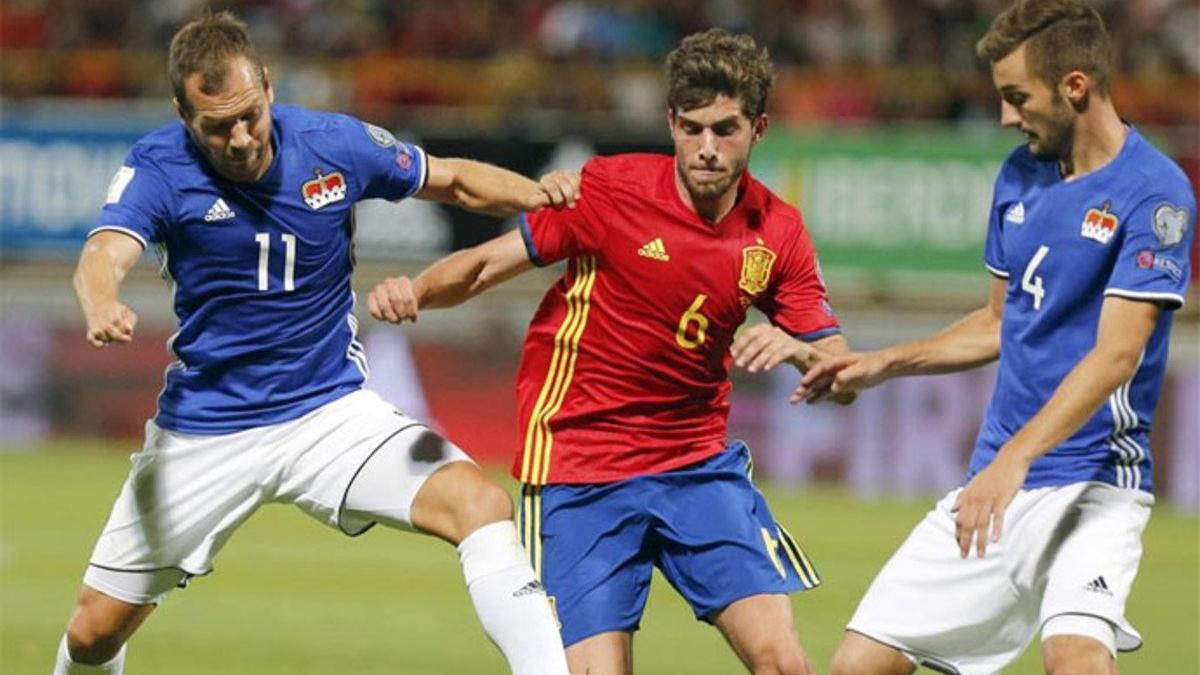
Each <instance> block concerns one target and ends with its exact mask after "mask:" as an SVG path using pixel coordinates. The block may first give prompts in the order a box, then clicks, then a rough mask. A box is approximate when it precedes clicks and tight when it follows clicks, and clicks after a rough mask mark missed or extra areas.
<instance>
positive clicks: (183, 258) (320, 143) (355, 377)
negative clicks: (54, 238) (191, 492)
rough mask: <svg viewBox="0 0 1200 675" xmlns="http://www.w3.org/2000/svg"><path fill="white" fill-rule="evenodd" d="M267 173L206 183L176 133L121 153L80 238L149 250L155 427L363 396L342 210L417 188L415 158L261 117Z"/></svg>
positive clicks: (190, 146) (246, 422)
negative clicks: (154, 313)
mask: <svg viewBox="0 0 1200 675" xmlns="http://www.w3.org/2000/svg"><path fill="white" fill-rule="evenodd" d="M271 112H272V116H273V125H272V130H271V143H272V144H273V146H274V148H275V155H274V160H273V161H272V164H271V166H270V167H269V168H268V169H267V172H266V174H264V175H263V177H262V178H261V179H259V180H258V181H257V182H255V183H237V182H232V181H228V180H225V179H224V178H222V177H220V176H219V175H218V174H217V173H216V172H215V171H214V170H213V169H212V167H211V166H210V165H209V164H208V163H207V161H206V160H205V159H204V158H203V156H202V155H201V154H200V151H199V149H198V148H197V147H196V145H195V144H194V143H193V141H192V140H191V139H190V137H189V135H188V134H187V132H186V130H185V128H184V126H183V125H182V124H181V123H179V122H175V123H172V124H168V125H166V126H164V127H162V128H161V129H158V130H157V131H155V132H153V133H151V134H149V135H148V136H146V137H145V138H143V139H142V140H140V141H139V142H138V143H137V144H136V145H135V146H134V147H133V149H132V150H131V151H130V153H129V156H128V158H127V159H126V160H125V165H124V166H123V167H121V169H120V170H119V171H118V172H117V174H116V176H115V177H114V178H113V182H112V184H111V185H110V186H109V191H108V200H107V203H106V204H105V205H104V209H103V211H102V212H101V214H100V219H99V221H98V223H97V225H96V227H95V229H93V230H92V232H93V233H95V232H99V231H104V230H117V231H120V232H123V233H125V234H127V235H129V236H131V237H133V238H134V239H136V240H138V242H139V243H141V244H142V246H143V247H145V246H146V245H147V244H155V245H156V247H157V249H158V251H159V255H160V257H161V259H162V263H163V269H164V272H165V273H166V274H167V275H168V276H169V279H170V280H171V282H172V284H173V288H174V305H175V313H176V315H177V316H178V317H179V330H178V332H176V333H175V335H174V336H172V337H171V339H170V340H169V341H168V343H167V349H168V350H169V351H170V352H171V354H172V356H173V357H174V358H175V359H176V361H175V362H174V363H172V364H171V365H170V366H169V367H168V368H167V372H166V384H165V386H164V388H163V391H162V394H160V395H159V398H158V415H157V417H156V419H155V421H156V423H157V424H158V425H159V426H161V427H164V428H167V429H171V430H174V431H179V432H184V433H192V434H226V433H232V432H235V431H239V430H242V429H247V428H250V427H257V426H263V425H267V424H274V423H278V422H283V421H287V420H291V419H295V418H297V417H300V416H301V415H304V414H305V413H307V412H309V411H312V410H314V409H316V408H318V407H320V406H321V405H323V404H325V403H328V402H329V401H332V400H334V399H336V398H339V397H341V396H343V395H345V394H347V393H349V392H351V391H354V390H356V389H358V388H359V387H361V386H362V383H363V381H364V380H365V378H366V374H367V364H366V357H365V355H364V352H363V349H362V346H361V345H360V344H359V343H358V341H357V340H356V339H355V329H356V322H355V319H354V315H353V307H354V296H353V294H352V293H351V290H350V273H351V271H352V269H353V266H354V260H353V250H352V244H351V239H352V236H353V206H354V203H355V202H357V201H358V200H360V199H366V198H372V197H380V198H384V199H393V200H394V199H401V198H404V197H408V196H411V195H413V194H414V193H416V192H417V191H418V190H420V189H421V188H422V187H423V185H424V181H425V177H426V173H427V168H426V159H425V154H424V153H423V152H422V151H421V149H420V148H417V147H413V146H409V145H405V144H403V143H400V142H397V141H396V139H395V138H393V137H392V135H391V134H389V133H388V132H387V131H384V130H383V129H380V128H378V127H375V126H372V125H368V124H364V123H363V122H360V121H358V120H356V119H354V118H351V117H347V116H345V115H338V114H331V113H318V112H312V111H308V110H304V109H302V108H299V107H296V106H286V105H276V106H272V108H271Z"/></svg>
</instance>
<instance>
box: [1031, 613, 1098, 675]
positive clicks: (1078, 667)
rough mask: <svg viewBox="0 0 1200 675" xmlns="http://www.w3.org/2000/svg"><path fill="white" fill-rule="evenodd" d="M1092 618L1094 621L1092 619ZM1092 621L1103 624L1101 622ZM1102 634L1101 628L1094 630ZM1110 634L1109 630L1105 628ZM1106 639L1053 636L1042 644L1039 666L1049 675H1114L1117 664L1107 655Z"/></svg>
mask: <svg viewBox="0 0 1200 675" xmlns="http://www.w3.org/2000/svg"><path fill="white" fill-rule="evenodd" d="M1093 618H1094V617H1093ZM1094 620H1095V621H1098V622H1101V623H1104V621H1103V620H1102V619H1099V618H1094ZM1096 628H1097V629H1100V630H1103V629H1104V628H1105V627H1104V626H1096ZM1107 630H1108V631H1109V632H1111V631H1112V628H1111V627H1107ZM1102 640H1104V641H1107V642H1111V639H1110V638H1109V637H1108V636H1105V637H1104V638H1102V639H1097V638H1096V637H1090V636H1084V635H1054V636H1052V637H1049V638H1046V639H1044V640H1042V665H1043V667H1044V668H1045V670H1046V672H1047V673H1048V674H1049V675H1067V674H1068V673H1078V674H1080V675H1117V661H1116V658H1115V657H1114V652H1112V651H1110V647H1109V645H1108V644H1105V642H1103V641H1102Z"/></svg>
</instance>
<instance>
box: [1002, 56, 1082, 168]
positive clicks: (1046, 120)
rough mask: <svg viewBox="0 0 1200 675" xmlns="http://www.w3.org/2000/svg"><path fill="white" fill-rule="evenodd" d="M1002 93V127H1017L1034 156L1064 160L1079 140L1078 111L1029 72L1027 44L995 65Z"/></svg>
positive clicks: (1057, 92)
mask: <svg viewBox="0 0 1200 675" xmlns="http://www.w3.org/2000/svg"><path fill="white" fill-rule="evenodd" d="M992 80H993V82H995V84H996V89H997V90H999V91H1000V124H1002V125H1003V126H1006V127H1015V128H1018V129H1020V130H1021V133H1023V134H1025V138H1027V139H1028V140H1029V151H1030V152H1031V153H1033V156H1034V157H1037V158H1038V159H1046V160H1062V159H1065V158H1067V157H1068V156H1069V155H1070V154H1071V149H1072V146H1073V144H1074V141H1075V117H1076V115H1075V111H1074V110H1073V109H1072V108H1071V106H1070V105H1069V104H1068V103H1067V100H1066V99H1065V98H1064V97H1063V96H1062V94H1061V93H1060V92H1059V91H1058V89H1056V88H1054V87H1051V86H1050V85H1048V84H1046V82H1045V81H1043V80H1042V79H1041V78H1039V77H1036V76H1035V75H1033V74H1032V73H1031V72H1029V66H1028V63H1027V61H1026V58H1025V45H1021V46H1020V47H1018V48H1017V49H1016V50H1015V51H1013V52H1012V53H1011V54H1009V55H1008V56H1005V57H1004V58H1002V59H1000V60H999V61H996V62H995V63H994V64H992Z"/></svg>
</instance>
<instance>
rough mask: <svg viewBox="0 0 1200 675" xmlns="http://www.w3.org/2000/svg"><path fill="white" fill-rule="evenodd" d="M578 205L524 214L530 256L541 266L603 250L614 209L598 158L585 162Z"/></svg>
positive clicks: (521, 220) (523, 225)
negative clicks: (608, 221)
mask: <svg viewBox="0 0 1200 675" xmlns="http://www.w3.org/2000/svg"><path fill="white" fill-rule="evenodd" d="M579 192H580V198H579V201H577V202H576V203H575V208H573V209H569V208H564V209H554V208H551V207H546V208H544V209H539V210H537V211H534V212H532V213H523V214H521V216H520V219H519V220H520V227H521V237H522V238H523V239H524V240H525V249H526V250H527V251H528V252H529V259H530V260H532V261H533V263H534V264H535V265H538V266H539V267H542V266H545V265H551V264H553V263H556V262H558V261H560V260H565V259H567V258H574V257H576V256H580V255H587V254H589V253H594V252H596V251H597V250H599V248H600V245H601V243H602V241H603V239H604V235H605V233H606V231H607V228H605V227H604V223H605V222H606V220H608V214H610V213H611V197H610V193H609V187H608V181H607V179H606V175H605V171H604V169H603V167H602V166H600V165H599V163H598V162H597V161H596V160H592V161H590V162H588V163H587V164H585V165H584V167H583V176H582V181H581V183H580V186H579Z"/></svg>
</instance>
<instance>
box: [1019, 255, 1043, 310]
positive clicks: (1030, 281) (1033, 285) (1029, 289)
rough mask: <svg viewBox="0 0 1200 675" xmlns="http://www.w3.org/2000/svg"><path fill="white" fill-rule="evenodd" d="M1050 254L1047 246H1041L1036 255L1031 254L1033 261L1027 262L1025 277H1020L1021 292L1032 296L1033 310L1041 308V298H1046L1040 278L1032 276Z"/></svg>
mask: <svg viewBox="0 0 1200 675" xmlns="http://www.w3.org/2000/svg"><path fill="white" fill-rule="evenodd" d="M1049 252H1050V247H1049V246H1041V247H1039V248H1038V250H1037V253H1034V254H1033V259H1032V260H1030V261H1029V265H1027V266H1026V267H1025V275H1024V276H1022V277H1021V290H1023V291H1025V292H1026V293H1029V294H1030V295H1032V296H1033V308H1034V309H1035V310H1036V309H1041V308H1042V298H1044V297H1046V288H1045V287H1044V286H1042V278H1041V277H1035V276H1033V273H1034V272H1035V271H1036V270H1037V268H1038V265H1041V264H1042V261H1043V260H1045V259H1046V254H1047V253H1049Z"/></svg>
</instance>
